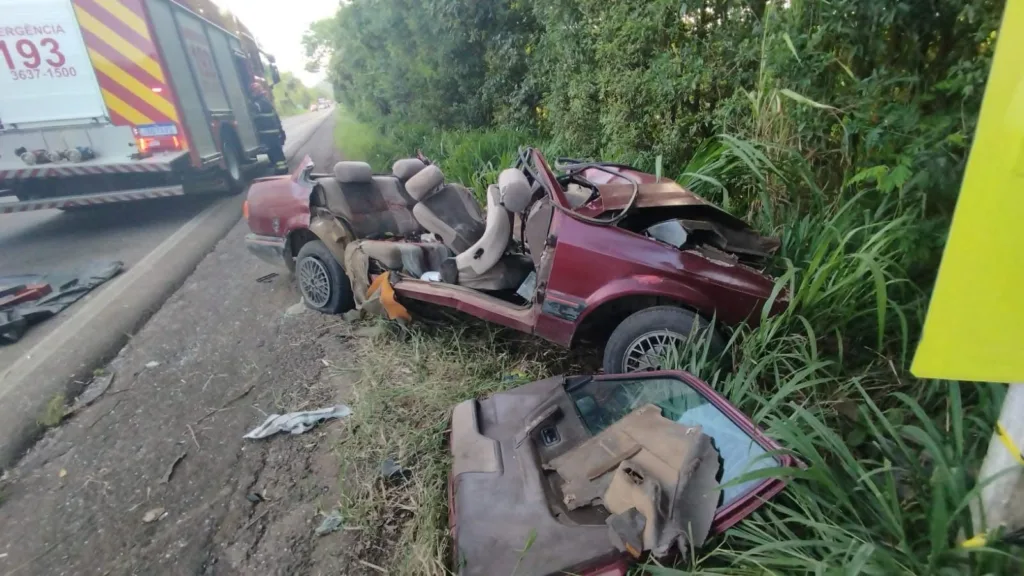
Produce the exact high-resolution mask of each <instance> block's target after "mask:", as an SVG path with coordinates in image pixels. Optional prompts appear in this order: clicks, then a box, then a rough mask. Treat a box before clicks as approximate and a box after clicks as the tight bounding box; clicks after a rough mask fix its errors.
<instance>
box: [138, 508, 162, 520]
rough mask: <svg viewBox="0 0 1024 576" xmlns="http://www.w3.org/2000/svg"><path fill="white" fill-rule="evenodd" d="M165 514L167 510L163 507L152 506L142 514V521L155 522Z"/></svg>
mask: <svg viewBox="0 0 1024 576" xmlns="http://www.w3.org/2000/svg"><path fill="white" fill-rule="evenodd" d="M166 514H167V512H166V511H165V510H164V509H163V508H153V509H152V510H150V511H149V512H146V513H145V514H143V515H142V523H143V524H152V523H153V522H156V521H157V520H159V519H161V518H163V517H164V516H165V515H166Z"/></svg>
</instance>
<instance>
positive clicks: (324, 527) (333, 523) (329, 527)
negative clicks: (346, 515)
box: [313, 510, 344, 536]
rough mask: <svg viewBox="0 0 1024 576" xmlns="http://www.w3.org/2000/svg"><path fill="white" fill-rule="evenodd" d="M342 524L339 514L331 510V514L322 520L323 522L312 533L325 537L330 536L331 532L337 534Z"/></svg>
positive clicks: (342, 520)
mask: <svg viewBox="0 0 1024 576" xmlns="http://www.w3.org/2000/svg"><path fill="white" fill-rule="evenodd" d="M343 523H344V519H343V518H342V517H341V512H338V511H337V510H332V511H331V513H330V514H328V515H327V517H325V518H324V521H323V522H321V523H320V525H319V526H317V528H316V530H315V531H314V532H313V533H314V534H316V535H317V536H326V535H328V534H331V533H332V532H337V531H338V530H341V526H342V524H343Z"/></svg>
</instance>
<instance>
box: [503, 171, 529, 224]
mask: <svg viewBox="0 0 1024 576" xmlns="http://www.w3.org/2000/svg"><path fill="white" fill-rule="evenodd" d="M498 188H499V189H501V205H502V206H504V207H505V210H508V211H509V212H512V213H513V214H518V213H519V212H522V211H524V210H526V208H527V207H528V206H529V205H530V198H531V197H532V196H533V189H532V188H530V182H529V181H528V180H527V179H526V175H525V174H523V172H522V170H516V169H515V168H508V169H506V170H502V171H501V174H500V175H499V176H498Z"/></svg>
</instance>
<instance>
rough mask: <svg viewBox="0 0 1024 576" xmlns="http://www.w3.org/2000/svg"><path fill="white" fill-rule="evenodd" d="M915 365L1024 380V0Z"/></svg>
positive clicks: (981, 126)
mask: <svg viewBox="0 0 1024 576" xmlns="http://www.w3.org/2000/svg"><path fill="white" fill-rule="evenodd" d="M911 371H912V372H913V373H914V375H915V376H917V377H919V378H941V379H948V380H972V381H985V382H1024V0H1007V3H1006V11H1005V13H1004V14H1003V23H1002V27H1001V28H1000V31H999V35H998V37H997V40H996V53H995V56H994V57H993V60H992V70H991V72H990V73H989V79H988V86H987V88H986V89H985V97H984V101H983V103H982V105H981V116H980V118H979V121H978V130H977V134H976V135H975V140H974V145H973V146H972V148H971V155H970V158H969V159H968V161H967V172H966V174H965V175H964V183H963V187H962V188H961V190H960V197H959V199H958V200H957V205H956V214H954V216H953V224H952V226H951V228H950V231H949V240H948V241H947V243H946V250H945V252H944V253H943V256H942V266H941V267H940V268H939V277H938V281H937V282H936V284H935V291H934V292H933V293H932V300H931V304H930V306H929V308H928V318H927V320H926V321H925V325H924V332H923V334H922V335H921V343H920V345H919V346H918V348H917V355H916V356H915V357H914V364H913V367H912V368H911Z"/></svg>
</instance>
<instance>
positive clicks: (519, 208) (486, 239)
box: [442, 168, 532, 290]
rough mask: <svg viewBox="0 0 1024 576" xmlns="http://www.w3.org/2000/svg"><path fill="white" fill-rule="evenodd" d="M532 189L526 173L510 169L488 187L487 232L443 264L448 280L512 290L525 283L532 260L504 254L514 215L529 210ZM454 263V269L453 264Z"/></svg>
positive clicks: (469, 285)
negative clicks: (524, 279) (495, 183)
mask: <svg viewBox="0 0 1024 576" xmlns="http://www.w3.org/2000/svg"><path fill="white" fill-rule="evenodd" d="M531 196H532V190H531V188H530V184H529V182H527V180H526V176H524V175H523V173H522V172H521V171H519V170H516V169H514V168H509V169H508V170H505V171H503V172H502V173H501V174H500V175H499V177H498V184H497V185H493V186H490V187H489V188H488V189H487V224H486V228H485V230H484V233H483V234H482V235H481V236H480V239H479V240H477V241H476V243H474V244H473V245H472V246H470V247H469V248H468V249H467V250H465V251H464V252H462V253H461V254H459V255H457V256H456V257H455V258H454V265H453V264H452V261H451V260H449V261H446V263H445V265H444V266H443V267H442V277H444V278H445V281H451V280H454V281H455V282H456V283H458V284H459V285H462V286H466V287H469V288H475V289H477V290H509V289H513V288H516V287H517V286H519V284H521V283H522V281H523V278H525V277H526V275H527V274H529V272H530V270H531V269H532V265H531V264H532V263H531V262H530V261H529V260H528V259H526V258H524V257H522V256H519V255H514V254H505V251H506V249H507V248H508V244H509V241H511V239H512V217H513V215H514V214H517V213H520V212H523V211H524V210H526V208H527V206H528V205H529V203H530V197H531ZM453 266H454V271H453V270H452V267H453Z"/></svg>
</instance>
